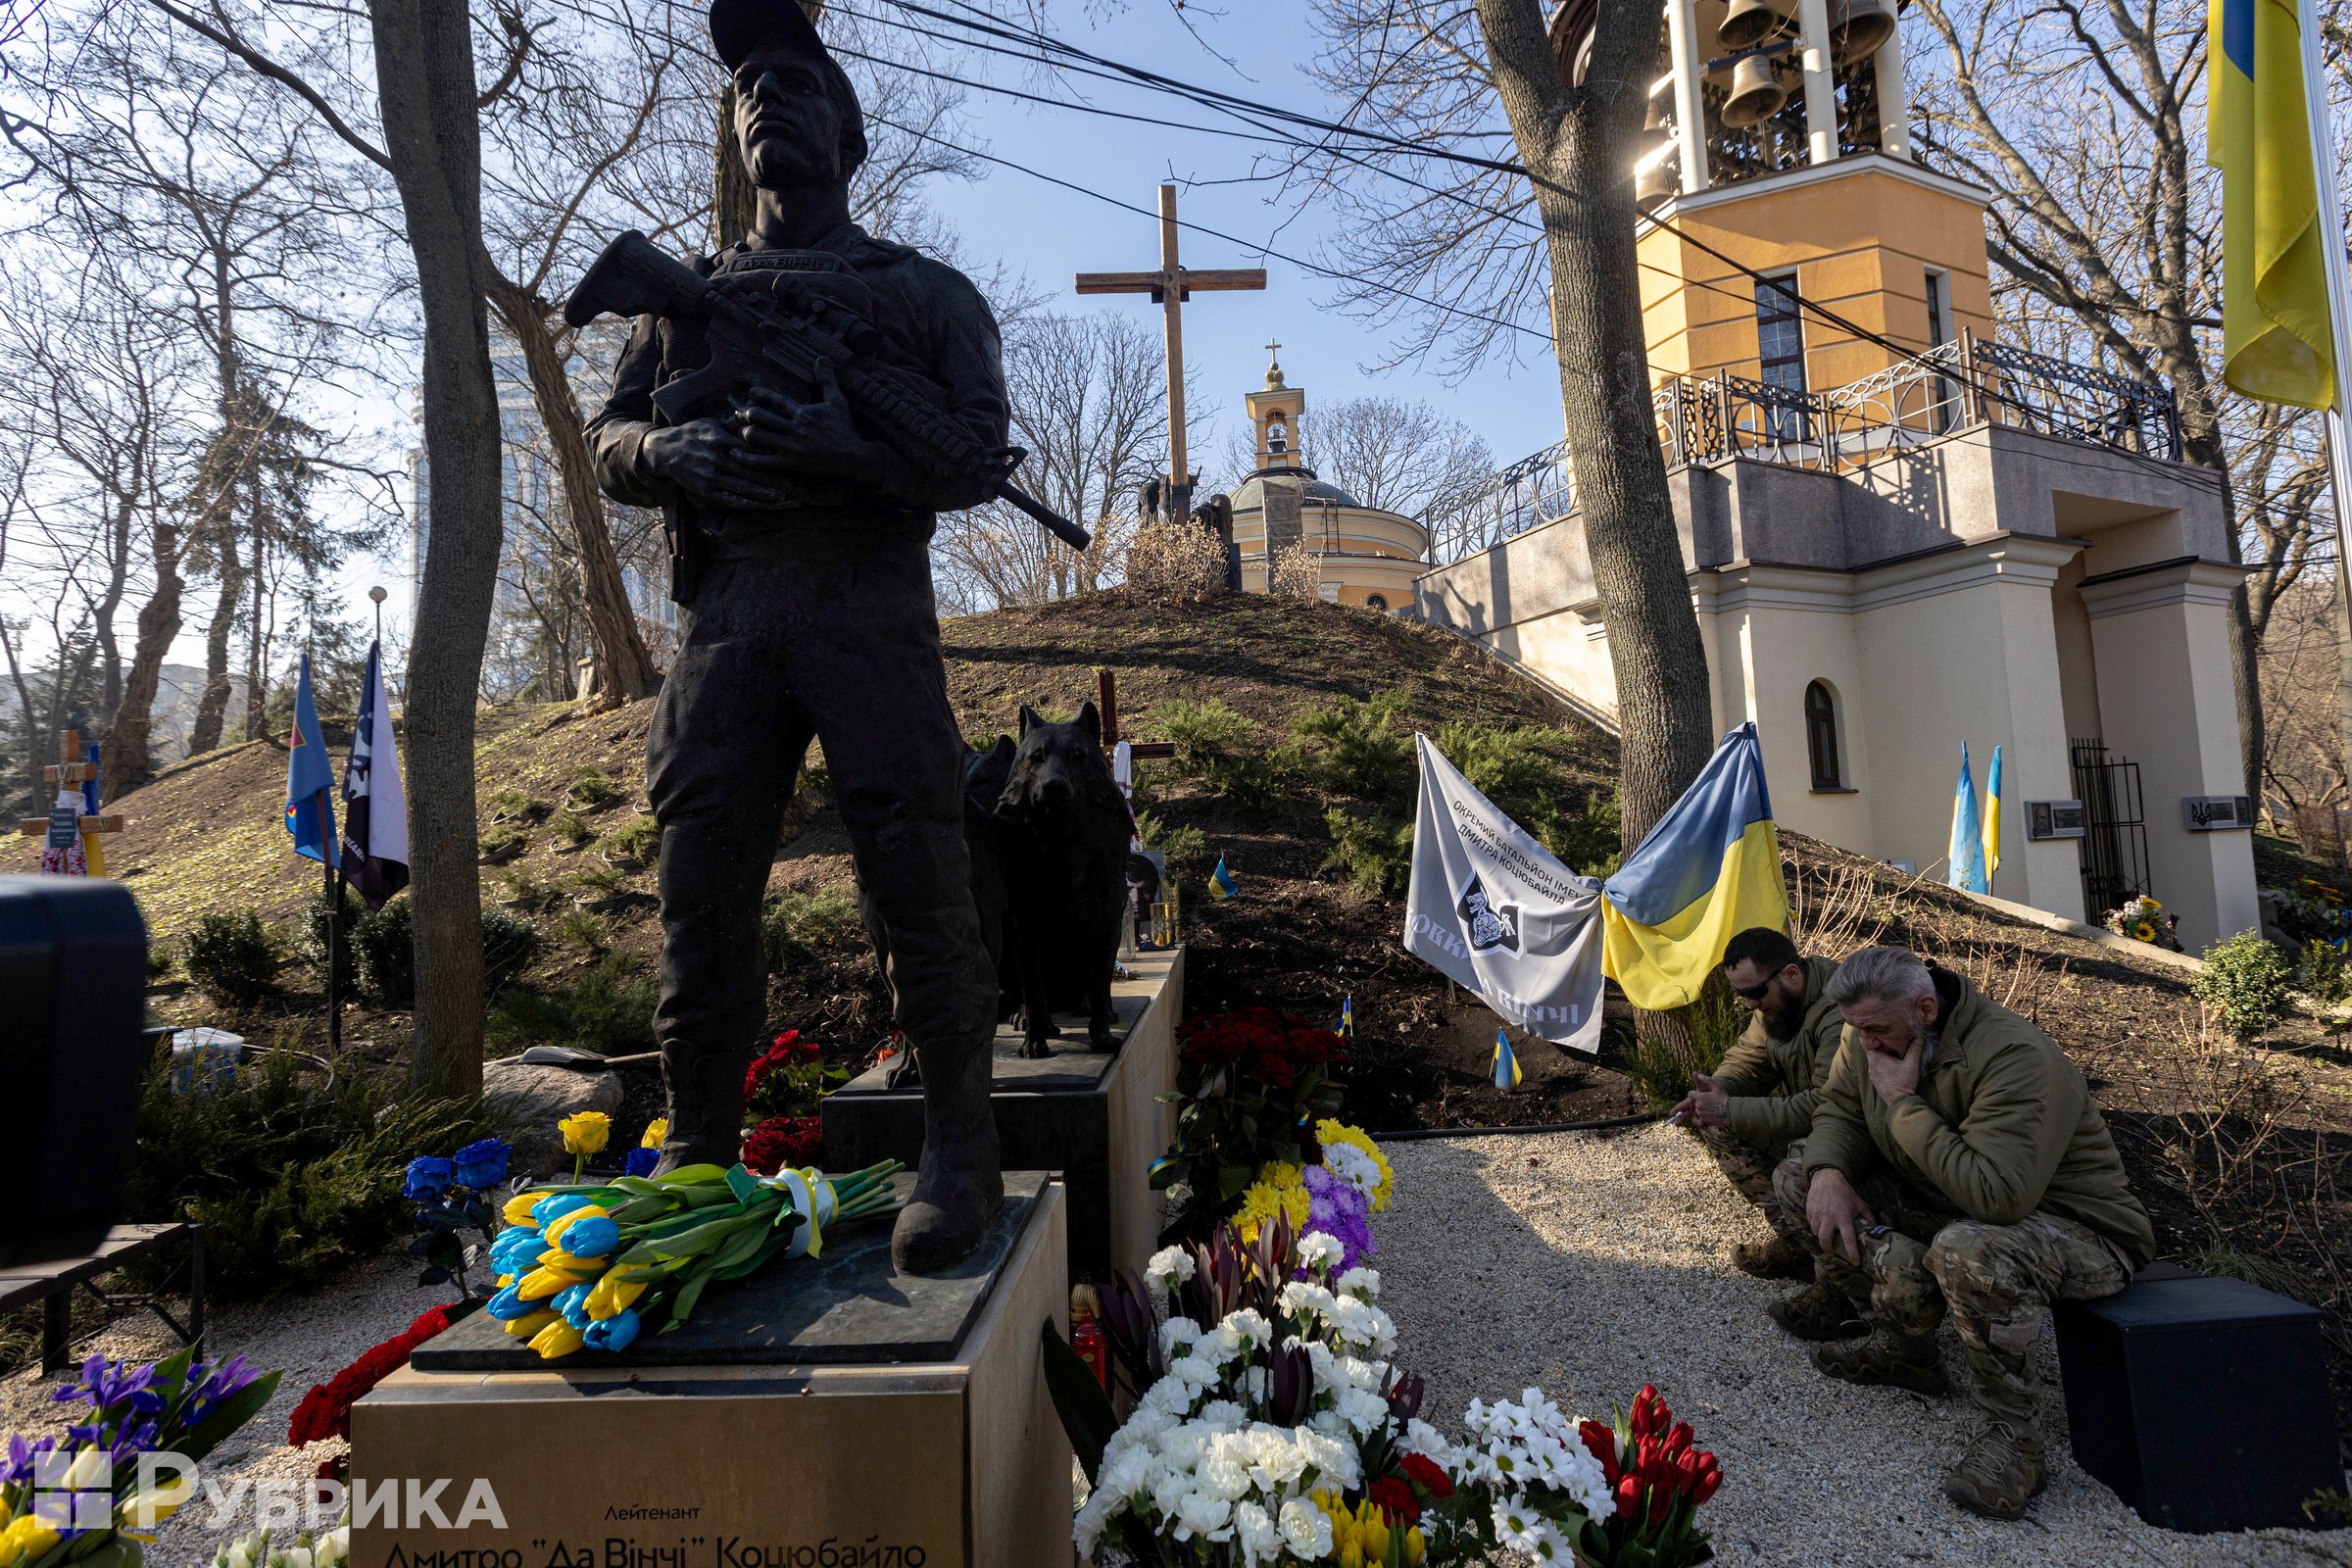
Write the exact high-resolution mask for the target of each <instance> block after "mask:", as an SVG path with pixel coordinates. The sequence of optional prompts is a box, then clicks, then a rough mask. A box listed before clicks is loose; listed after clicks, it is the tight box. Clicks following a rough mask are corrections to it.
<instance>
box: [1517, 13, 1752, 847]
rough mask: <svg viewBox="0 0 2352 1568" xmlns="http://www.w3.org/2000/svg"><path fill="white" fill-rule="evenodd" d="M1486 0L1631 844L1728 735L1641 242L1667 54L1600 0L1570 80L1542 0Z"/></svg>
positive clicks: (1650, 18)
mask: <svg viewBox="0 0 2352 1568" xmlns="http://www.w3.org/2000/svg"><path fill="white" fill-rule="evenodd" d="M1477 4H1478V19H1479V25H1480V26H1481V28H1482V29H1483V30H1484V32H1485V34H1486V39H1487V51H1488V54H1489V57H1490V58H1491V59H1492V61H1493V63H1494V66H1495V85H1496V88H1497V90H1498V91H1499V93H1500V95H1501V98H1502V107H1503V111H1504V113H1505V114H1506V115H1507V116H1508V117H1509V120H1510V124H1511V133H1512V136H1513V138H1514V139H1515V140H1516V142H1517V143H1518V148H1519V156H1520V158H1521V160H1522V161H1523V162H1524V163H1525V164H1526V165H1527V167H1528V169H1529V170H1530V171H1531V172H1534V173H1536V174H1537V175H1538V176H1540V179H1541V182H1540V183H1539V184H1538V185H1537V186H1536V205H1537V209H1538V211H1539V212H1541V214H1542V215H1543V220H1544V243H1545V249H1546V251H1547V252H1548V254H1549V257H1550V262H1551V305H1552V321H1553V331H1554V332H1555V334H1556V335H1557V341H1556V344H1555V348H1556V351H1557V353H1558V356H1559V362H1560V401H1561V405H1562V409H1563V412H1564V414H1565V416H1566V424H1567V434H1568V452H1569V458H1570V461H1571V463H1572V464H1573V466H1574V468H1575V473H1576V498H1577V511H1578V514H1579V515H1580V516H1581V517H1582V519H1583V522H1584V529H1585V542H1586V547H1587V549H1588V550H1589V551H1590V553H1591V555H1592V559H1593V586H1594V587H1595V588H1596V589H1597V590H1598V591H1599V596H1600V613H1601V624H1602V626H1603V628H1604V629H1605V630H1606V632H1607V634H1608V639H1609V662H1610V665H1611V667H1612V668H1613V669H1614V671H1615V674H1616V678H1617V717H1618V723H1619V724H1620V726H1621V728H1622V734H1621V737H1620V739H1619V742H1618V775H1619V779H1620V787H1621V789H1622V791H1623V811H1624V822H1625V832H1624V841H1625V844H1626V847H1627V848H1629V849H1630V848H1632V847H1633V846H1634V845H1635V844H1637V843H1639V842H1640V841H1641V839H1642V835H1643V834H1645V833H1647V832H1648V831H1649V829H1650V826H1651V825H1652V824H1653V823H1655V822H1656V821H1657V819H1658V818H1659V817H1661V816H1663V815H1664V814H1665V813H1666V810H1667V809H1668V808H1669V807H1671V806H1672V805H1673V804H1674V802H1675V800H1676V799H1677V798H1678V797H1680V796H1681V794H1682V793H1683V791H1684V790H1685V789H1687V788H1689V787H1690V784H1691V780H1692V779H1694V778H1696V777H1697V776H1698V774H1699V770H1700V769H1701V768H1703V767H1705V766H1706V763H1707V758H1708V756H1709V754H1710V753H1711V751H1712V750H1713V742H1714V736H1713V734H1712V724H1711V722H1710V720H1711V717H1712V713H1711V709H1710V704H1709V702H1708V696H1707V661H1706V651H1705V648H1704V647H1703V645H1702V644H1701V643H1700V641H1699V636H1698V617H1697V615H1696V614H1695V613H1693V612H1692V610H1691V587H1690V583H1689V580H1688V578H1687V576H1686V573H1685V567H1684V564H1683V549H1682V541H1681V538H1680V536H1679V533H1678V531H1677V529H1676V527H1675V521H1674V506H1673V502H1672V500H1671V499H1670V497H1669V496H1668V493H1667V489H1666V464H1665V460H1664V459H1663V458H1662V457H1661V456H1660V455H1659V452H1658V439H1657V432H1656V429H1655V427H1654V424H1653V421H1652V416H1651V413H1650V395H1649V371H1648V355H1647V350H1646V348H1645V347H1644V344H1643V338H1642V303H1641V302H1642V289H1641V278H1640V275H1639V272H1638V270H1637V263H1636V259H1635V251H1634V213H1635V209H1634V190H1633V174H1632V169H1633V163H1634V140H1635V132H1636V129H1637V128H1638V126H1639V124H1640V123H1641V115H1642V107H1643V105H1644V103H1645V101H1646V89H1647V85H1648V81H1649V78H1650V75H1651V74H1652V73H1654V71H1655V68H1656V60H1655V56H1656V54H1657V38H1658V28H1657V25H1656V12H1655V10H1654V9H1652V8H1648V7H1645V6H1641V5H1635V4H1630V3H1628V0H1601V6H1600V12H1599V16H1598V18H1597V20H1596V21H1595V24H1594V25H1595V27H1596V28H1597V33H1596V45H1595V48H1594V51H1593V63H1592V66H1591V68H1590V70H1589V72H1588V73H1587V76H1586V84H1585V86H1584V87H1582V88H1581V89H1572V88H1570V87H1569V86H1568V85H1567V84H1566V83H1565V82H1563V81H1562V80H1561V79H1560V68H1559V64H1558V61H1557V60H1556V59H1555V58H1554V57H1553V55H1552V52H1551V46H1550V43H1549V41H1548V40H1547V39H1546V38H1545V36H1544V19H1543V15H1542V8H1541V7H1539V6H1538V5H1537V4H1536V3H1535V0H1477Z"/></svg>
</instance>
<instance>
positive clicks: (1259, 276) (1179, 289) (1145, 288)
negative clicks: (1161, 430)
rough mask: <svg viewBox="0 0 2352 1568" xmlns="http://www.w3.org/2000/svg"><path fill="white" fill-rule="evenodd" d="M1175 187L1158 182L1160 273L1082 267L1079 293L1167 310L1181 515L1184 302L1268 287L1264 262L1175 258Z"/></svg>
mask: <svg viewBox="0 0 2352 1568" xmlns="http://www.w3.org/2000/svg"><path fill="white" fill-rule="evenodd" d="M1176 235H1177V222H1176V187H1175V186H1174V185H1162V186H1160V187H1159V270H1158V271H1156V272H1080V273H1079V274H1078V292H1079V293H1081V294H1149V295H1151V296H1152V301H1153V302H1154V303H1155V304H1158V305H1160V306H1162V307H1164V308H1165V310H1166V313H1167V318H1166V319H1167V336H1168V348H1167V370H1168V486H1169V489H1170V490H1171V492H1172V495H1171V496H1170V504H1169V507H1168V515H1170V516H1172V517H1175V518H1177V519H1179V520H1182V518H1183V517H1184V515H1185V514H1186V512H1187V511H1189V510H1190V508H1191V506H1192V497H1193V470H1192V465H1191V461H1190V456H1189V454H1187V453H1186V451H1185V449H1184V302H1185V301H1186V300H1188V299H1191V298H1192V297H1193V290H1195V289H1209V290H1229V289H1260V288H1264V287H1265V286H1266V270H1265V269H1264V268H1262V267H1238V268H1226V269H1221V270H1214V269H1212V270H1201V271H1196V270H1193V269H1191V268H1188V267H1186V266H1184V265H1183V264H1182V263H1181V262H1179V261H1178V260H1177V257H1176Z"/></svg>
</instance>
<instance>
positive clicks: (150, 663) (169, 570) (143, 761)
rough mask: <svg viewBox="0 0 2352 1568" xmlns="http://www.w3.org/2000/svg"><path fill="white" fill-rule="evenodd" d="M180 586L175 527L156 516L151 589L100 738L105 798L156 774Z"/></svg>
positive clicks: (177, 625)
mask: <svg viewBox="0 0 2352 1568" xmlns="http://www.w3.org/2000/svg"><path fill="white" fill-rule="evenodd" d="M180 587H181V583H180V580H179V530H178V528H177V527H175V526H173V525H172V523H169V522H162V521H159V522H157V523H156V525H155V592H154V593H152V594H150V595H149V596H148V598H147V603H146V604H144V605H142V606H140V607H139V633H138V638H137V640H136V641H135V642H133V643H132V645H131V652H130V672H129V674H128V675H127V676H126V677H125V678H124V680H123V700H122V701H121V702H120V703H118V704H117V705H116V706H115V717H114V722H113V723H111V724H109V725H108V726H107V730H106V736H105V738H104V739H103V740H102V741H101V742H100V743H99V745H100V752H99V757H100V766H101V768H102V772H101V774H100V782H99V789H100V793H101V794H102V795H103V797H104V798H105V799H107V800H109V801H112V800H115V799H118V798H119V797H121V796H123V795H127V794H129V793H130V792H131V791H132V790H135V789H137V788H138V787H139V786H140V785H142V784H144V783H146V782H147V781H148V780H149V779H151V778H153V777H155V754H154V751H153V749H152V747H151V745H150V744H149V736H150V734H151V733H152V726H153V724H154V720H155V692H156V687H157V686H158V685H159V684H160V683H161V681H162V678H163V673H164V658H165V656H166V655H167V654H169V653H170V652H171V651H172V639H174V638H176V637H177V636H178V635H179V594H180Z"/></svg>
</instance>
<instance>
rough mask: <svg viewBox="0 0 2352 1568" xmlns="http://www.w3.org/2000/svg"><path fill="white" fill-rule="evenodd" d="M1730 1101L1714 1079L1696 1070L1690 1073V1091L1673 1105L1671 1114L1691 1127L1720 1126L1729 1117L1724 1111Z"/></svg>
mask: <svg viewBox="0 0 2352 1568" xmlns="http://www.w3.org/2000/svg"><path fill="white" fill-rule="evenodd" d="M1731 1103H1732V1097H1731V1095H1730V1094H1729V1093H1728V1092H1726V1091H1725V1090H1722V1089H1719V1088H1717V1087H1716V1085H1715V1080H1714V1079H1712V1078H1710V1077H1708V1076H1707V1075H1706V1074H1705V1073H1703V1072H1696V1073H1692V1074H1691V1092H1690V1093H1689V1094H1687V1095H1685V1096H1684V1097H1683V1099H1682V1103H1680V1104H1678V1105H1676V1106H1675V1107H1674V1111H1673V1116H1674V1117H1675V1118H1677V1119H1680V1120H1681V1121H1684V1122H1686V1123H1688V1124H1689V1125H1691V1126H1692V1127H1722V1126H1725V1125H1727V1124H1728V1123H1729V1121H1730V1119H1731V1118H1730V1117H1729V1116H1728V1115H1727V1114H1726V1113H1725V1108H1726V1107H1727V1106H1729V1105H1730V1104H1731Z"/></svg>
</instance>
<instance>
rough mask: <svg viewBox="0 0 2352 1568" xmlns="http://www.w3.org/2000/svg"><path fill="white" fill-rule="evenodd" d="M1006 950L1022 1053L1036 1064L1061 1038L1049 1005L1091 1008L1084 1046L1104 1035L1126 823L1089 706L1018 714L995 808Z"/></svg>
mask: <svg viewBox="0 0 2352 1568" xmlns="http://www.w3.org/2000/svg"><path fill="white" fill-rule="evenodd" d="M997 825H998V829H999V832H1000V835H1001V848H1002V851H1003V854H1004V875H1005V903H1006V908H1007V910H1008V912H1009V914H1010V916H1011V920H1010V927H1011V944H1010V946H1011V951H1012V953H1013V955H1014V958H1013V962H1014V964H1015V965H1016V966H1017V968H1018V971H1019V975H1020V1001H1021V1034H1022V1044H1021V1054H1023V1055H1025V1056H1042V1055H1044V1054H1046V1042H1047V1041H1048V1040H1050V1039H1053V1038H1054V1036H1056V1035H1057V1034H1059V1033H1060V1031H1059V1030H1058V1029H1057V1028H1056V1027H1055V1026H1054V1004H1055V1003H1056V1002H1059V1003H1062V1004H1063V1005H1076V1004H1077V1003H1079V1002H1081V1001H1083V1002H1084V1004H1085V1005H1086V1008H1087V1019H1088V1022H1087V1040H1088V1044H1089V1045H1091V1046H1092V1047H1093V1049H1095V1050H1097V1051H1108V1050H1110V1049H1112V1047H1113V1046H1114V1045H1116V1044H1117V1042H1116V1041H1114V1040H1113V1039H1112V1037H1111V1010H1110V982H1111V976H1112V974H1113V972H1114V970H1115V969H1116V967H1117V964H1118V956H1119V919H1120V917H1121V916H1122V915H1123V914H1124V913H1125V912H1126V908H1127V845H1128V841H1129V840H1130V839H1131V838H1132V837H1133V836H1134V820H1133V818H1132V817H1131V816H1130V815H1129V814H1128V810H1127V803H1126V801H1125V800H1124V799H1123V798H1122V797H1121V796H1120V794H1119V787H1118V785H1117V784H1116V783H1114V782H1113V781H1112V779H1111V776H1110V760H1109V759H1108V758H1106V757H1105V756H1103V719H1102V715H1101V714H1099V713H1097V712H1096V711H1095V705H1094V704H1093V703H1088V704H1087V705H1086V706H1085V707H1083V708H1081V709H1079V710H1078V716H1077V717H1076V718H1074V719H1072V720H1070V721H1069V722H1068V723H1066V724H1049V723H1047V722H1046V721H1045V720H1044V719H1043V718H1040V717H1039V716H1038V715H1037V712H1036V711H1035V710H1033V709H1031V708H1029V707H1027V706H1025V705H1024V706H1023V707H1022V709H1021V743H1020V746H1019V748H1018V749H1017V750H1016V751H1015V752H1014V754H1013V759H1012V771H1011V775H1010V777H1009V778H1008V779H1007V780H1006V781H1005V792H1004V794H1003V795H1002V796H1001V797H1000V798H999V800H998V802H997Z"/></svg>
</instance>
